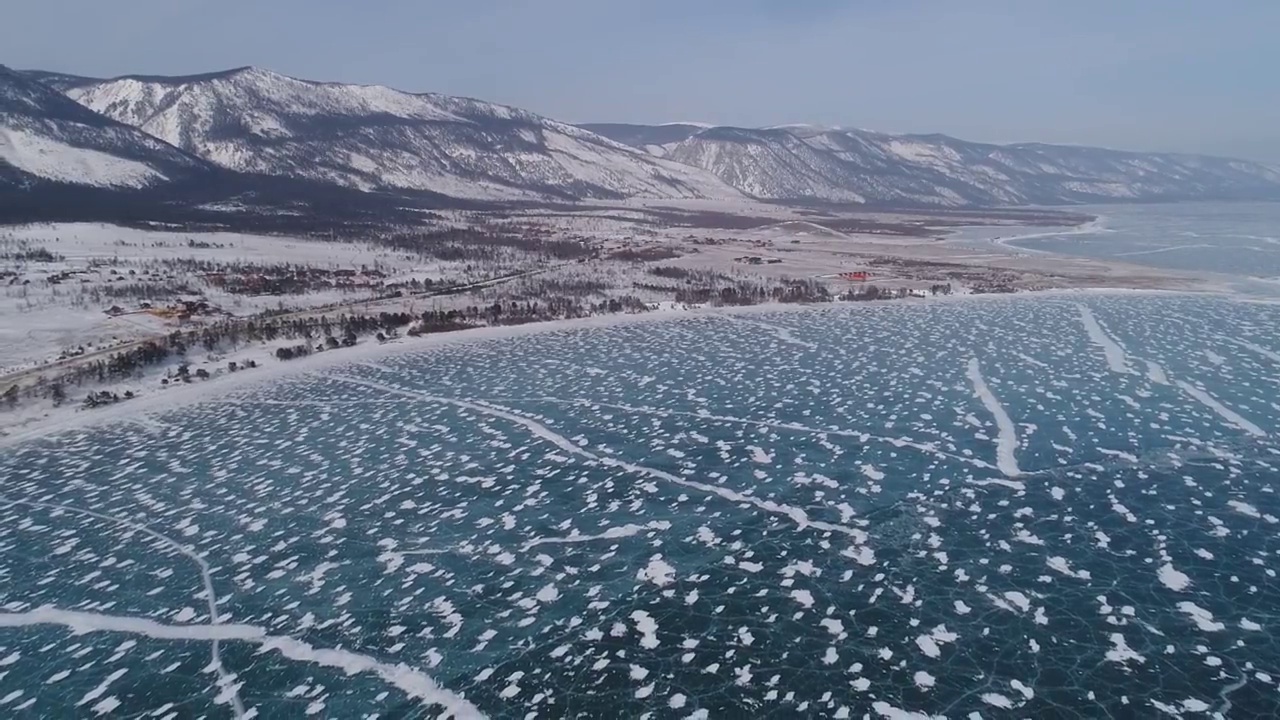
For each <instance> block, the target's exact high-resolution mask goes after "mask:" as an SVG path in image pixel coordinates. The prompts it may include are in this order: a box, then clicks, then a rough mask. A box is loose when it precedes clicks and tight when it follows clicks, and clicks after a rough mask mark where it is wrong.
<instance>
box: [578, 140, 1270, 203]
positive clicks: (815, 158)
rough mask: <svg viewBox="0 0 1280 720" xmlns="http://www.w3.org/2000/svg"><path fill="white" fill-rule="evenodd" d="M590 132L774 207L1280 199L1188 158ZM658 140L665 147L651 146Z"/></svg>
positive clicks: (1256, 171)
mask: <svg viewBox="0 0 1280 720" xmlns="http://www.w3.org/2000/svg"><path fill="white" fill-rule="evenodd" d="M583 127H585V128H587V129H590V130H592V131H594V132H598V133H600V134H604V135H606V136H612V137H613V138H614V139H616V140H618V141H620V142H628V143H630V144H632V145H633V147H637V149H643V150H645V151H647V152H650V153H653V154H655V155H660V156H661V157H664V158H666V159H670V160H675V161H677V162H683V163H686V164H689V165H692V166H695V167H700V168H702V169H705V170H708V171H709V172H711V173H713V174H715V175H716V176H717V177H719V178H721V179H722V180H724V181H725V182H727V183H728V184H730V185H733V186H734V187H736V188H738V189H739V190H741V191H743V192H744V193H745V194H748V195H751V196H754V197H758V198H762V199H769V200H779V201H804V200H819V201H827V202H856V203H867V204H890V205H891V204H904V205H934V206H965V205H1061V204H1078V203H1089V202H1117V201H1129V202H1152V201H1170V200H1193V199H1195V200H1207V199H1250V200H1256V199H1280V167H1277V166H1273V165H1269V164H1267V163H1260V162H1254V161H1249V160H1241V159H1236V158H1220V157H1215V156H1206V155H1195V154H1189V153H1149V152H1147V153H1144V152H1135V151H1128V150H1111V149H1106V148H1096V147H1090V146H1079V145H1056V144H1050V143H1039V142H1025V143H1012V144H996V143H979V142H972V141H967V140H961V139H959V138H954V137H951V136H948V135H944V134H940V133H929V134H904V135H895V134H890V133H881V132H876V131H871V130H862V129H855V128H848V127H838V128H831V127H820V126H812V125H783V126H773V127H768V128H744V127H734V126H715V127H711V128H700V127H696V126H692V125H680V126H676V127H675V128H673V127H672V126H671V125H662V126H659V125H651V126H645V125H631V124H626V123H586V124H584V125H583ZM655 138H660V139H665V141H666V142H664V143H662V144H653V143H652V142H650V141H652V140H653V139H655Z"/></svg>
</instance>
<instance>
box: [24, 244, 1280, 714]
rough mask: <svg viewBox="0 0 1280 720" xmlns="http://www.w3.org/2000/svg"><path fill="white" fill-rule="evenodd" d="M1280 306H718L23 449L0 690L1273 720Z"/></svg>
mask: <svg viewBox="0 0 1280 720" xmlns="http://www.w3.org/2000/svg"><path fill="white" fill-rule="evenodd" d="M1257 242H1259V243H1261V242H1262V241H1261V240H1259V241H1257ZM1261 246H1262V245H1259V247H1261ZM1278 248H1280V246H1278ZM1160 255H1163V256H1164V257H1176V255H1173V254H1172V253H1163V254H1160ZM1156 256H1157V255H1155V254H1153V255H1151V257H1156ZM1278 327H1280V306H1276V305H1269V304H1259V303H1252V304H1251V303H1242V302H1234V301H1231V300H1228V299H1220V298H1210V297H1196V296H1187V295H1169V294H1139V293H1118V294H1091V293H1078V294H1053V295H1042V296H1031V297H1027V296H1020V297H1014V298H991V299H972V300H962V301H955V302H948V301H939V302H929V303H920V304H912V303H899V304H886V305H859V306H840V307H831V308H827V309H820V310H811V311H797V312H772V313H758V314H748V315H735V316H725V315H704V316H696V317H690V318H687V319H683V320H674V321H666V322H649V323H636V324H627V325H619V326H616V327H611V328H586V329H571V330H558V331H555V332H548V333H543V334H533V335H527V336H521V337H512V338H507V339H497V340H486V341H480V342H475V343H470V344H464V345H456V346H442V347H438V348H433V349H424V350H419V351H413V352H410V353H404V354H399V355H392V356H388V357H385V358H382V359H380V360H378V361H376V362H371V363H367V364H360V365H354V366H351V367H345V368H340V369H334V370H326V371H323V372H317V373H312V374H309V375H304V376H299V377H297V378H295V379H292V380H289V381H286V382H281V383H278V384H274V385H270V386H263V387H260V388H257V389H252V390H243V391H241V392H240V393H239V394H238V395H234V396H231V397H229V398H225V399H222V400H218V401H211V402H207V403H204V404H201V405H198V406H193V407H189V408H186V409H176V410H172V411H170V412H169V413H167V414H162V415H155V416H150V417H147V418H145V419H143V420H141V421H139V422H137V423H132V424H117V425H112V426H106V427H103V428H100V429H97V430H92V431H78V432H74V433H71V434H68V435H64V436H62V437H59V438H56V439H50V440H48V441H40V442H36V443H28V444H26V445H21V446H17V447H10V448H6V449H4V450H2V451H0V478H2V481H0V496H2V497H0V715H3V716H30V717H72V716H92V715H94V714H95V713H96V714H111V715H118V716H127V717H144V716H145V717H158V718H159V717H175V718H177V717H192V716H199V715H206V714H207V715H211V716H215V717H218V716H221V717H235V716H243V717H250V716H254V715H255V714H256V715H257V716H258V717H305V716H308V715H314V716H317V717H366V716H372V715H374V714H377V715H378V716H380V717H436V716H438V715H441V714H445V713H452V715H453V716H456V717H481V716H490V717H501V718H521V717H545V718H561V717H617V718H624V717H625V718H629V717H653V718H740V717H761V718H763V717H770V718H775V717H776V718H794V717H832V718H842V717H864V716H871V717H886V718H921V717H926V716H935V715H936V716H946V717H950V718H966V717H977V715H972V713H980V714H981V716H982V717H988V718H989V717H1005V716H1017V717H1104V716H1111V717H1157V716H1160V715H1162V714H1165V715H1167V716H1170V717H1181V716H1185V717H1200V716H1206V714H1207V713H1212V712H1215V711H1216V712H1222V713H1224V714H1233V715H1238V716H1241V717H1273V716H1276V715H1277V713H1280V689H1278V688H1277V684H1276V683H1277V682H1278V681H1280V649H1278V648H1277V641H1276V638H1275V637H1274V636H1273V634H1272V633H1275V632H1277V629H1280V628H1278V627H1277V623H1280V615H1278V610H1277V608H1280V587H1278V586H1277V579H1276V567H1277V566H1280V555H1278V554H1277V553H1278V552H1280V545H1278V531H1280V499H1277V497H1276V489H1277V486H1278V485H1280V443H1278V442H1277V437H1276V433H1277V432H1280V334H1278V333H1277V331H1276V329H1277V328H1278ZM909 713H922V714H920V715H914V714H909Z"/></svg>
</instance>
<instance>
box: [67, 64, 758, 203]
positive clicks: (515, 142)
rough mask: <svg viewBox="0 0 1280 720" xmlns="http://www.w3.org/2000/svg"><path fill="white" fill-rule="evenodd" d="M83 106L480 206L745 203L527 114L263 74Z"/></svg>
mask: <svg viewBox="0 0 1280 720" xmlns="http://www.w3.org/2000/svg"><path fill="white" fill-rule="evenodd" d="M67 94H68V95H69V96H70V97H71V98H72V99H74V100H76V101H77V102H80V103H81V104H83V105H85V106H86V107H89V108H91V109H93V110H95V111H97V112H100V113H102V114H104V115H107V116H108V117H112V118H113V119H115V120H118V121H120V122H124V123H127V124H130V125H133V126H135V127H138V128H139V129H141V130H143V131H145V132H148V133H150V134H151V135H154V136H156V137H158V138H160V139H162V140H165V141H166V142H169V143H170V144H173V145H175V146H177V147H180V148H183V149H184V150H186V151H188V152H191V153H192V154H194V155H197V156H199V157H202V158H204V159H205V160H207V161H209V162H212V163H214V164H216V165H219V166H222V167H225V168H228V169H232V170H236V171H241V172H252V173H258V174H265V175H276V176H285V177H295V178H306V179H311V180H321V181H325V182H330V183H333V184H338V185H343V186H346V187H353V188H357V189H361V190H392V191H409V192H414V191H426V192H438V193H441V194H444V195H450V196H455V197H462V198H474V199H501V200H523V199H559V200H564V199H590V198H605V199H619V198H626V197H633V196H648V197H656V198H736V197H740V194H739V193H738V192H737V191H736V190H734V189H732V188H730V187H728V186H727V185H725V184H724V183H723V182H721V181H720V180H718V179H717V178H714V177H712V176H711V175H709V174H707V173H705V172H703V171H700V170H697V169H694V168H690V167H687V166H684V165H679V164H673V163H669V162H666V161H664V160H661V159H659V158H655V157H653V156H651V155H649V154H647V153H644V152H640V151H637V150H635V149H634V148H632V147H630V146H628V145H625V144H621V143H617V142H615V141H613V140H609V139H607V138H603V137H601V136H599V135H596V134H594V133H590V132H588V131H585V130H582V129H581V128H577V127H576V126H572V125H568V124H565V123H560V122H557V121H555V120H552V119H550V118H544V117H542V116H539V115H536V114H534V113H531V112H529V111H526V110H521V109H519V108H513V107H509V106H505V105H498V104H494V103H487V102H485V101H482V100H476V99H473V98H461V97H454V96H447V95H440V94H436V93H407V92H402V91H399V90H396V89H393V88H389V87H386V86H383V85H352V84H345V83H324V82H317V81H310V80H301V79H298V78H292V77H289V76H286V75H281V74H278V73H274V72H271V71H269V70H263V69H261V68H256V67H251V66H249V67H244V68H236V69H233V70H229V71H222V72H218V73H207V74H202V75H196V76H184V77H176V78H163V77H158V76H145V75H135V76H124V77H121V78H115V79H111V80H104V81H101V82H97V83H90V84H86V85H80V86H77V87H72V88H70V89H68V91H67Z"/></svg>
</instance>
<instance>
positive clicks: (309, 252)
mask: <svg viewBox="0 0 1280 720" xmlns="http://www.w3.org/2000/svg"><path fill="white" fill-rule="evenodd" d="M25 249H43V250H47V251H48V252H50V253H51V254H53V255H56V256H59V259H58V260H57V261H54V262H24V261H17V260H12V259H10V260H3V259H0V289H2V290H3V294H2V295H0V371H14V370H19V369H22V368H25V367H30V366H33V365H35V364H38V363H41V362H47V361H49V360H52V359H54V358H55V357H57V355H58V354H59V353H60V352H62V351H65V350H69V349H74V348H78V347H79V346H85V347H86V349H89V350H92V349H95V348H103V347H110V346H112V345H116V344H119V343H121V342H128V341H130V340H136V339H139V338H147V337H153V336H155V335H158V334H164V333H168V332H172V331H173V330H174V329H177V328H176V326H175V324H174V323H172V322H166V321H165V320H162V319H160V318H158V317H155V316H153V315H149V314H146V313H141V312H130V313H128V314H123V315H119V316H111V315H107V314H106V313H105V312H104V311H105V310H106V309H108V308H110V307H111V306H112V305H117V306H119V307H122V308H124V309H126V310H130V311H132V310H136V308H137V306H138V304H139V298H134V297H119V296H113V295H111V294H110V291H111V289H112V287H113V286H121V285H138V284H141V285H149V286H152V287H155V288H157V289H160V288H169V287H180V286H186V287H187V288H189V289H190V290H191V292H188V293H177V294H173V295H167V296H163V297H164V299H156V300H155V301H154V304H155V305H157V306H160V305H164V304H166V302H172V301H174V300H176V299H178V298H193V297H197V296H198V297H203V298H205V299H206V300H208V301H209V302H210V303H211V304H213V305H214V306H216V307H217V308H219V309H220V310H223V311H225V312H227V313H230V314H232V315H237V316H245V315H252V314H254V313H258V312H261V311H264V310H277V309H283V308H289V309H299V308H307V307H315V306H321V305H328V304H332V303H341V302H354V301H359V300H361V299H362V298H364V297H368V296H370V295H372V294H373V292H372V291H371V290H369V289H359V288H352V289H336V288H334V289H326V290H320V291H314V292H308V293H305V294H288V295H269V294H259V295H246V294H239V293H236V294H233V293H229V292H225V291H223V290H221V289H220V288H218V287H215V286H212V285H210V284H209V283H208V282H206V281H205V279H204V277H203V276H202V275H201V274H200V273H198V272H196V271H194V270H190V269H185V268H183V267H181V266H178V267H175V266H173V265H166V263H172V262H174V261H182V262H196V263H209V264H214V265H216V264H226V263H242V264H247V265H251V266H271V265H280V264H290V265H296V266H299V267H308V268H319V269H325V270H351V271H359V270H360V269H361V268H369V269H373V270H376V271H378V272H381V273H384V274H385V275H386V278H385V281H386V282H393V281H404V280H408V279H411V278H418V279H427V278H431V279H433V280H439V279H441V278H444V277H449V278H451V279H457V280H463V279H467V275H466V273H465V266H466V263H462V262H442V261H438V260H433V259H427V258H422V257H419V256H416V255H409V254H406V253H403V252H397V251H395V250H393V249H390V248H386V247H379V246H377V245H373V244H365V243H352V242H320V241H315V240H306V239H300V238H291V237H280V236H268V235H246V234H241V233H192V232H169V231H159V230H137V229H132V228H124V227H119V226H115V225H105V224H99V223H56V224H43V225H27V226H12V227H4V228H0V254H3V253H5V252H8V253H14V252H17V251H21V250H25ZM475 279H479V276H476V278H475ZM200 321H201V318H196V319H195V322H196V323H199V322H200ZM183 329H189V328H187V327H184V328H183Z"/></svg>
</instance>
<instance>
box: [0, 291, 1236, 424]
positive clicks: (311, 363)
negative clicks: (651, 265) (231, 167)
mask: <svg viewBox="0 0 1280 720" xmlns="http://www.w3.org/2000/svg"><path fill="white" fill-rule="evenodd" d="M1136 294H1142V295H1151V294H1156V295H1160V294H1168V295H1209V296H1214V297H1219V296H1225V297H1232V298H1234V296H1232V295H1230V294H1225V293H1219V292H1212V291H1189V290H1166V289H1146V288H1108V287H1098V288H1054V289H1046V290H1038V291H1034V292H1021V293H990V294H976V295H950V296H939V297H934V298H927V299H908V300H871V301H843V302H828V303H761V304H757V305H746V306H728V307H725V306H704V307H694V308H689V309H661V310H654V311H650V312H640V313H616V314H609V315H596V316H592V317H585V318H573V319H560V320H549V321H544V322H532V323H525V324H522V325H500V326H488V327H480V328H468V329H465V330H451V331H447V332H440V333H431V334H428V335H422V336H419V337H416V338H411V337H402V338H399V339H397V340H394V341H391V342H385V343H378V342H375V341H373V340H366V341H364V342H362V343H360V344H359V345H357V346H355V347H353V348H344V349H342V350H332V351H329V352H324V353H317V354H312V355H308V356H306V357H302V358H299V359H295V360H289V361H280V362H276V363H275V364H271V365H262V366H260V367H258V368H255V369H254V370H251V371H248V370H246V371H242V372H238V373H234V374H229V375H221V376H218V377H216V378H213V379H211V380H207V381H203V382H199V383H191V384H179V385H170V386H166V387H164V388H163V389H158V390H154V391H151V390H148V391H147V392H144V393H140V394H139V395H138V396H137V397H135V398H133V399H131V400H128V401H126V402H121V403H118V404H114V405H110V406H107V407H102V408H96V409H90V410H86V409H83V408H81V407H79V405H78V404H74V403H70V404H68V405H65V406H63V407H60V408H52V409H50V410H49V411H48V413H47V414H46V415H44V416H42V417H40V418H38V419H36V420H33V421H29V422H26V423H25V424H23V425H21V426H19V427H17V428H16V429H14V430H12V431H9V432H7V433H5V434H0V449H9V448H13V447H16V446H19V445H23V444H27V443H34V442H39V441H41V440H45V439H49V438H51V437H53V436H56V435H59V434H62V433H67V432H75V431H84V430H89V429H92V428H94V427H97V426H103V425H109V424H113V423H135V424H140V425H147V424H148V423H147V422H145V421H143V420H140V418H145V417H146V416H148V415H150V414H156V413H163V412H170V411H175V410H180V409H185V408H189V407H193V406H198V405H200V404H201V403H204V402H210V401H215V400H221V399H225V398H226V396H228V395H232V394H234V393H239V392H244V391H247V390H250V389H252V388H254V387H257V386H260V385H263V384H267V383H272V382H281V381H285V380H289V379H293V378H300V377H304V376H306V375H309V374H314V373H319V372H324V371H329V370H333V369H336V368H341V367H345V366H350V365H355V364H360V363H364V362H369V361H370V360H375V359H380V358H385V357H392V356H396V355H402V354H406V353H411V352H417V351H426V350H433V349H437V348H442V347H450V346H456V345H462V344H468V343H476V342H486V341H490V340H504V339H508V338H513V337H521V336H526V335H541V334H545V333H552V332H558V331H564V330H585V329H597V328H608V327H616V326H621V325H631V324H638V323H657V322H678V321H680V320H692V319H701V318H716V317H725V316H734V315H757V314H767V313H784V312H814V311H821V310H830V309H837V308H838V309H851V308H859V309H863V308H865V310H866V311H868V312H873V311H875V310H876V309H877V308H881V307H885V306H892V305H902V304H907V305H921V304H934V303H954V302H983V301H999V300H1005V301H1009V300H1014V301H1017V300H1020V299H1031V298H1044V297H1058V296H1072V295H1136ZM232 378H234V379H232ZM149 379H150V380H155V379H156V378H155V377H151V378H149ZM3 417H4V415H3V414H0V418H3ZM3 431H4V425H0V432H3Z"/></svg>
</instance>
